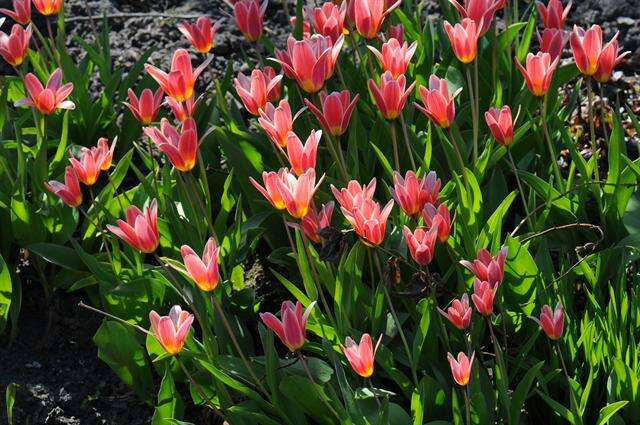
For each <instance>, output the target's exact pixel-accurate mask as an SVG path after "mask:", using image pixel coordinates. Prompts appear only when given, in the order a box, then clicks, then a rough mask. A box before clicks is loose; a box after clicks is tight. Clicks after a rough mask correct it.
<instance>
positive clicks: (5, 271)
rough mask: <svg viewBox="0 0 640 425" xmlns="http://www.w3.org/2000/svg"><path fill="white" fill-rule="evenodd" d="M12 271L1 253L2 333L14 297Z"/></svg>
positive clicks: (0, 317) (0, 325)
mask: <svg viewBox="0 0 640 425" xmlns="http://www.w3.org/2000/svg"><path fill="white" fill-rule="evenodd" d="M11 292H12V284H11V273H10V271H9V266H8V265H7V263H5V261H4V258H2V256H1V255H0V334H2V332H3V331H4V329H5V327H6V325H7V318H8V317H9V307H11V299H12V294H11Z"/></svg>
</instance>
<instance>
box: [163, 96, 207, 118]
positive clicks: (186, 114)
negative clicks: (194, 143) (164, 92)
mask: <svg viewBox="0 0 640 425" xmlns="http://www.w3.org/2000/svg"><path fill="white" fill-rule="evenodd" d="M201 98H202V95H201V96H200V97H198V99H197V100H194V99H193V97H190V98H189V99H187V100H185V101H184V102H176V101H175V100H174V99H173V98H172V97H169V96H167V97H166V98H165V103H166V104H167V105H168V106H169V108H170V109H171V113H172V114H173V116H174V117H175V119H177V120H178V121H180V122H185V121H186V120H188V119H189V118H191V117H193V112H194V110H195V109H196V106H198V102H199V101H200V99H201Z"/></svg>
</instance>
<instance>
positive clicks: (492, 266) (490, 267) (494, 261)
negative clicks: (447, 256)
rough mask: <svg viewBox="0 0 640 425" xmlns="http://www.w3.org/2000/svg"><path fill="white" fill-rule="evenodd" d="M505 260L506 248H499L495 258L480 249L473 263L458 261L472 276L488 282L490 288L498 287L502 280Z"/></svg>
mask: <svg viewBox="0 0 640 425" xmlns="http://www.w3.org/2000/svg"><path fill="white" fill-rule="evenodd" d="M506 259H507V247H506V246H505V247H502V248H500V251H499V252H498V254H496V256H495V258H492V257H491V254H490V253H489V251H487V250H486V249H481V250H479V251H478V253H477V255H476V259H475V260H474V261H473V263H472V262H471V261H466V260H462V261H460V264H462V265H463V266H464V267H466V268H467V269H469V270H470V271H471V273H473V274H474V276H475V277H476V278H478V279H480V280H481V281H488V282H489V283H491V285H492V286H498V285H500V284H501V283H502V280H503V279H504V263H505V260H506Z"/></svg>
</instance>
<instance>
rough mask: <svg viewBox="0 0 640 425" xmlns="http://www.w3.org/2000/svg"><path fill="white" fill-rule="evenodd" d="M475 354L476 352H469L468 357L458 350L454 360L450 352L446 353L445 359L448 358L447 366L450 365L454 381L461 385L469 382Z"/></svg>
mask: <svg viewBox="0 0 640 425" xmlns="http://www.w3.org/2000/svg"><path fill="white" fill-rule="evenodd" d="M475 355H476V353H475V352H473V353H471V358H468V357H467V355H466V354H464V353H462V352H460V353H458V359H457V360H456V358H455V357H453V355H452V354H451V353H447V360H449V366H450V367H451V375H452V376H453V379H454V380H455V381H456V383H457V384H458V385H460V386H462V387H464V386H466V385H467V384H468V383H469V378H470V377H471V368H472V367H473V359H474V358H475Z"/></svg>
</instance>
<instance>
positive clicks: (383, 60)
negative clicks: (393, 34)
mask: <svg viewBox="0 0 640 425" xmlns="http://www.w3.org/2000/svg"><path fill="white" fill-rule="evenodd" d="M367 47H368V48H369V50H371V52H372V53H373V54H374V55H375V56H376V58H378V61H380V66H382V69H383V70H384V71H389V72H391V75H392V76H393V78H398V77H399V76H401V75H403V74H404V73H405V72H407V68H408V67H409V63H410V62H411V58H412V57H413V55H414V54H415V52H416V49H417V48H418V43H417V42H416V41H414V42H413V43H411V45H410V46H409V45H408V44H407V43H406V42H404V43H403V44H400V42H399V41H398V40H396V39H395V38H392V39H390V40H389V41H387V42H386V43H384V44H383V45H382V52H380V51H379V50H378V49H376V48H375V47H373V46H367Z"/></svg>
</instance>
